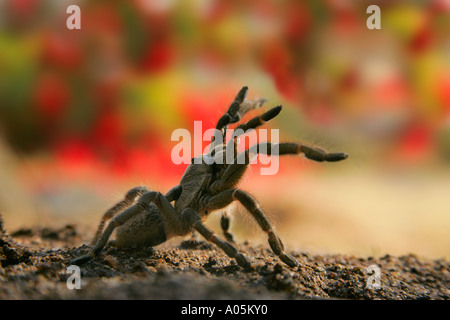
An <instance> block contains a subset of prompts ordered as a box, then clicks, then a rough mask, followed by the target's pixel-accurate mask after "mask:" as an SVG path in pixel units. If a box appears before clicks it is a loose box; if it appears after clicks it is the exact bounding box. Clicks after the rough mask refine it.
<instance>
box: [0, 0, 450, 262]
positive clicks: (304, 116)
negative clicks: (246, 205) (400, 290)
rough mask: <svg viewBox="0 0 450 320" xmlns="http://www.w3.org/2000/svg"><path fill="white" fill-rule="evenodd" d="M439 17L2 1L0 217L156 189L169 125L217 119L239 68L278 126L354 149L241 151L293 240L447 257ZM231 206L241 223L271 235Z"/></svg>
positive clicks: (249, 235) (84, 216) (440, 7)
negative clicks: (275, 153) (75, 11)
mask: <svg viewBox="0 0 450 320" xmlns="http://www.w3.org/2000/svg"><path fill="white" fill-rule="evenodd" d="M373 4H375V5H377V6H378V7H379V8H380V19H381V20H380V26H381V29H373V30H371V29H369V28H368V27H367V25H366V23H367V20H368V19H369V18H370V16H371V14H370V13H367V12H366V10H367V8H368V7H369V6H370V5H373ZM70 5H77V6H78V7H79V8H80V13H81V14H80V17H81V20H80V22H81V23H80V26H81V29H73V30H70V29H68V28H67V26H66V22H67V20H68V19H69V18H71V13H67V12H66V10H67V8H68V7H69V6H70ZM449 34H450V4H449V2H448V1H446V0H433V1H414V2H413V1H395V2H391V1H380V0H377V1H334V0H328V1H312V0H308V1H283V2H281V1H213V0H202V1H193V0H192V1H179V2H177V1H145V0H134V1H130V0H127V1H126V0H117V1H81V0H73V1H69V0H67V1H61V0H27V1H25V0H7V1H1V2H0V212H1V213H2V215H3V216H4V220H5V225H6V227H7V228H8V229H9V230H13V229H15V228H19V227H24V226H32V225H54V224H56V225H61V224H65V223H76V224H79V225H85V226H87V227H88V228H89V229H90V230H92V231H94V230H95V228H96V226H97V223H98V222H99V220H100V217H101V216H102V214H103V212H104V211H105V210H106V209H108V208H109V206H111V205H113V204H114V203H115V202H116V201H118V200H120V199H121V197H122V196H123V194H125V192H126V191H127V190H128V189H130V188H132V187H134V186H137V185H147V186H149V187H150V188H152V189H155V190H160V191H161V192H166V191H167V190H169V189H170V188H171V187H172V186H174V185H176V184H177V182H178V181H179V179H180V177H181V175H182V173H183V171H184V169H185V168H186V165H175V164H174V163H173V162H172V160H171V150H172V148H173V147H174V146H175V145H176V143H177V142H174V141H171V134H172V132H173V131H174V130H176V129H178V128H185V129H188V130H193V126H194V121H202V127H203V130H206V129H208V128H211V127H214V126H215V124H216V122H217V120H218V119H219V117H220V116H221V115H222V114H223V113H224V112H225V111H226V109H227V108H228V106H229V104H230V103H231V101H232V100H233V98H234V96H235V94H236V93H237V91H238V90H239V89H240V88H241V87H242V86H244V85H247V86H248V87H249V96H248V98H249V99H253V98H260V97H265V98H267V99H268V102H267V104H266V106H265V108H268V107H272V106H275V105H279V104H282V105H283V111H282V112H281V114H280V116H279V117H277V118H276V119H274V120H273V121H271V123H270V124H268V125H267V126H266V128H277V129H280V140H282V141H298V142H304V143H308V144H312V145H316V146H319V147H321V148H324V149H326V150H328V151H330V152H346V153H348V154H349V158H348V159H347V160H345V161H343V162H339V163H312V162H311V161H308V160H305V159H304V158H301V157H286V158H282V159H280V169H279V172H278V173H277V174H276V175H273V176H261V175H260V170H259V169H260V168H261V166H262V165H261V164H257V165H252V166H250V169H249V172H248V174H247V175H246V177H245V179H244V180H243V181H242V184H241V188H243V189H245V190H247V191H249V192H250V193H252V194H253V195H254V196H255V197H256V198H257V199H259V200H260V202H261V205H262V207H263V208H265V210H266V212H267V214H268V215H269V216H270V218H271V220H272V221H274V223H275V225H276V227H277V229H278V231H279V233H280V235H281V236H282V238H283V239H285V242H287V244H288V246H289V248H291V249H298V250H302V251H308V252H321V253H346V254H355V255H384V254H386V253H389V254H394V255H401V254H407V253H416V254H419V255H421V256H425V257H430V258H441V257H449V256H450V250H449V248H450V236H449V234H448V230H450V215H449V211H450V197H449V194H450V179H449V178H450V170H449V169H450V166H449V164H450V59H449V57H450V37H449ZM256 114H257V112H255V113H252V114H251V115H249V116H248V117H246V119H249V118H250V117H251V116H254V115H256ZM205 145H206V144H205ZM193 156H195V155H193ZM232 207H233V208H235V211H236V214H235V217H234V222H233V230H234V231H235V233H236V234H237V236H238V239H239V240H240V241H244V240H251V241H254V242H260V243H265V239H264V235H263V234H262V232H260V231H259V230H258V228H257V227H256V224H255V223H254V222H253V221H252V220H251V219H250V217H249V215H248V214H246V213H244V212H242V208H240V207H239V206H238V205H235V204H233V206H232ZM217 221H218V215H216V216H214V217H212V218H211V220H210V222H209V223H210V225H211V226H212V227H213V228H216V230H217V231H218V232H220V228H217V225H218V223H217ZM87 240H88V239H86V241H87Z"/></svg>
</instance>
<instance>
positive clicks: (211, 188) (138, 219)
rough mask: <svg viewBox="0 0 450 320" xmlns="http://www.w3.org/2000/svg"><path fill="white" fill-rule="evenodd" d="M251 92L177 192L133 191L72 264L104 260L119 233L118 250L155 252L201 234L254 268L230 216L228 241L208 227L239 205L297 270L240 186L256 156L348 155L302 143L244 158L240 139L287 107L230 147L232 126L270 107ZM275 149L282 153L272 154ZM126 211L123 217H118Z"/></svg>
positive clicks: (264, 146)
mask: <svg viewBox="0 0 450 320" xmlns="http://www.w3.org/2000/svg"><path fill="white" fill-rule="evenodd" d="M247 91H248V89H247V87H243V88H242V89H241V90H240V91H239V92H238V94H237V95H236V97H235V99H234V101H233V102H232V103H231V105H230V107H229V109H228V111H227V112H226V113H225V114H224V115H223V116H222V117H221V118H220V119H219V121H218V123H217V126H216V129H217V131H216V132H219V133H220V135H221V137H219V138H221V139H219V138H218V137H217V136H215V137H213V139H212V142H211V146H210V151H209V153H208V154H205V155H201V156H199V157H197V158H193V159H192V163H191V164H189V166H188V167H187V169H186V171H185V172H184V174H183V176H182V178H181V181H180V184H179V185H178V186H176V187H174V188H172V189H171V190H170V191H169V192H168V193H167V194H166V195H163V194H162V193H160V192H157V191H151V190H149V189H148V188H146V187H136V188H133V189H131V190H130V191H128V192H127V194H126V195H125V198H124V199H123V200H122V201H120V202H118V203H117V204H116V205H114V206H113V207H112V208H111V209H109V210H108V211H107V212H106V213H105V214H104V215H103V218H102V220H101V222H100V225H99V226H98V229H97V232H96V234H95V237H94V240H93V241H92V245H93V248H92V250H91V251H90V252H89V253H88V254H86V255H83V256H80V257H78V258H75V259H73V260H72V261H71V264H78V265H80V264H82V263H84V262H86V261H88V260H90V259H91V258H93V257H94V256H97V255H99V254H100V252H101V251H102V249H103V247H104V246H105V245H106V243H107V241H108V239H109V238H110V236H111V234H112V232H113V231H114V230H115V229H116V240H115V242H114V245H115V246H117V247H118V248H126V247H132V246H140V247H153V246H156V245H159V244H161V243H163V242H165V241H166V240H168V239H170V238H172V237H175V236H185V235H187V234H189V233H190V232H193V231H194V230H196V231H197V232H199V233H200V234H201V235H202V236H203V237H204V238H205V239H206V240H208V241H211V242H212V243H214V244H215V245H217V246H218V247H219V248H221V249H222V250H223V251H224V252H225V253H226V254H227V255H228V256H229V257H231V258H234V259H235V260H236V262H237V263H238V264H239V265H240V266H241V267H243V268H248V267H250V262H249V260H248V259H247V257H246V256H244V255H243V254H242V253H241V252H239V251H238V250H237V249H236V248H235V247H234V245H233V244H231V243H233V242H234V241H233V237H232V235H231V234H230V233H229V230H228V229H229V225H230V220H229V217H228V216H227V215H226V213H224V214H223V215H222V217H221V221H220V222H221V223H220V224H221V227H222V230H223V233H224V235H225V238H226V240H227V241H224V240H222V239H220V238H219V237H217V236H216V235H215V234H214V233H213V232H212V231H210V230H209V229H208V228H207V227H206V226H205V225H204V223H203V222H204V221H205V220H206V218H207V217H208V216H209V214H210V212H212V211H215V210H218V209H224V208H225V207H227V206H228V205H229V204H231V203H232V202H233V201H239V202H240V203H241V204H242V205H243V206H244V208H245V209H246V210H247V211H248V212H249V213H250V214H251V215H252V216H253V218H254V219H255V220H256V222H257V223H258V224H259V226H260V227H261V229H262V230H263V231H264V232H265V233H266V234H267V236H268V242H269V245H270V247H271V248H272V251H273V252H274V253H275V254H276V255H277V256H278V257H279V258H280V259H281V260H282V261H283V262H284V263H286V264H287V265H288V266H290V267H295V266H297V265H298V262H297V261H296V260H295V259H294V258H293V257H291V256H290V255H288V254H287V253H286V252H285V251H284V245H283V242H282V241H281V239H280V238H279V236H278V235H277V234H276V233H275V230H274V228H273V226H272V224H271V223H270V222H269V220H268V219H267V217H266V215H265V214H264V212H263V211H262V210H261V208H260V206H259V203H258V201H257V200H256V199H255V198H254V197H253V196H251V195H250V194H248V193H247V192H245V191H243V190H241V189H238V188H237V185H238V183H239V181H240V180H241V178H242V176H243V174H244V172H245V171H246V169H247V168H248V165H249V163H250V162H251V161H250V157H251V156H252V155H257V154H258V153H264V154H266V155H271V156H278V155H297V154H300V153H302V154H304V155H305V157H306V158H308V159H311V160H314V161H319V162H322V161H340V160H343V159H346V158H347V155H346V154H345V153H326V152H325V151H323V150H321V149H319V148H316V147H310V146H307V145H304V144H301V143H279V144H277V145H275V144H273V143H271V142H262V143H258V144H256V145H254V146H252V147H250V148H248V149H247V150H245V151H244V152H241V153H239V154H238V153H237V152H236V151H237V147H236V141H237V137H238V136H239V135H241V134H244V133H246V132H248V131H249V130H253V129H255V128H257V127H259V126H261V125H262V124H264V123H265V122H267V121H269V120H271V119H272V118H274V117H276V116H277V115H278V114H279V113H280V111H281V106H277V107H275V108H273V109H270V110H269V111H267V112H265V113H263V114H262V115H260V116H257V117H255V118H253V119H251V120H249V121H248V122H245V123H242V124H241V125H239V126H238V127H237V128H239V129H242V130H241V131H239V130H236V131H235V134H233V137H232V139H230V140H229V142H228V143H227V142H226V132H227V130H226V129H227V127H228V125H229V124H232V123H236V122H238V121H239V120H240V119H241V117H242V116H243V115H244V114H245V113H247V112H248V111H250V110H252V109H256V108H259V107H261V106H262V105H263V103H264V102H265V99H260V100H256V101H249V100H247V101H244V100H245V97H246V95H247ZM231 149H233V150H234V151H235V153H234V155H235V156H234V159H233V160H234V161H231V162H230V163H227V162H226V161H222V162H220V161H211V159H212V158H214V159H218V158H220V157H225V156H226V154H227V153H228V151H229V150H231ZM272 150H276V151H278V152H272ZM172 202H173V204H172ZM122 210H123V211H122ZM120 211H122V212H121V213H120V214H118V213H119V212H120ZM110 219H112V220H111V221H110V222H109V224H108V226H107V227H106V229H105V230H104V231H103V229H104V226H105V223H106V222H107V221H108V220H110Z"/></svg>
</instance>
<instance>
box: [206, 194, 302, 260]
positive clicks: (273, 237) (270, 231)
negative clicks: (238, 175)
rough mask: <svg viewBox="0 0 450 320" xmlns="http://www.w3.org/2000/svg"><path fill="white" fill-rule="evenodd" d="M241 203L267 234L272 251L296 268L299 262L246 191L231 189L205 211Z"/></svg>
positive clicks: (216, 198)
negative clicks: (288, 250) (288, 251)
mask: <svg viewBox="0 0 450 320" xmlns="http://www.w3.org/2000/svg"><path fill="white" fill-rule="evenodd" d="M235 200H237V201H239V202H240V203H241V204H242V205H243V206H244V207H245V209H247V211H248V212H249V213H250V214H251V215H252V216H253V218H254V219H255V220H256V222H257V223H258V224H259V226H260V227H261V229H262V230H263V231H264V232H265V233H266V234H267V236H268V242H269V245H270V247H271V248H272V251H273V252H274V253H275V254H276V255H277V256H278V257H279V258H280V260H281V261H283V262H284V263H285V264H287V265H288V266H290V267H296V266H297V265H298V262H297V261H296V260H295V259H294V258H293V257H291V256H290V255H289V254H287V253H285V252H284V245H283V242H282V241H281V239H280V237H278V235H277V234H276V233H275V231H274V228H273V227H272V224H271V223H270V222H269V219H267V217H266V215H265V214H264V212H263V211H262V210H261V207H260V205H259V203H258V201H257V200H256V199H255V198H254V197H253V196H251V195H250V194H248V193H247V192H245V191H242V190H240V189H229V190H225V191H223V192H221V193H219V194H217V195H215V196H213V197H211V198H210V199H209V201H208V202H207V204H206V206H205V209H206V210H208V211H209V210H217V209H221V208H224V207H226V206H227V205H229V204H230V203H231V202H233V201H235Z"/></svg>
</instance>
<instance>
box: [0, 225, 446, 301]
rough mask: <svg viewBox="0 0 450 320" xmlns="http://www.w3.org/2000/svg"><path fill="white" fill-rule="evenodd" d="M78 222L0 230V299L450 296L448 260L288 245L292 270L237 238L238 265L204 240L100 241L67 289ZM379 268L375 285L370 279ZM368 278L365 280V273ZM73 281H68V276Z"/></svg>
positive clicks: (79, 250)
mask: <svg viewBox="0 0 450 320" xmlns="http://www.w3.org/2000/svg"><path fill="white" fill-rule="evenodd" d="M88 241H89V235H88V234H87V233H86V232H83V230H81V228H80V227H77V226H73V225H67V226H64V227H61V228H55V229H52V228H34V229H19V230H14V231H11V232H9V234H8V233H7V232H6V231H2V233H1V238H0V262H1V265H0V299H193V300H196V299H202V300H206V299H233V300H234V299H266V300H267V299H317V298H323V299H330V298H337V299H439V300H440V299H449V298H450V271H449V270H450V264H449V262H447V261H445V260H434V261H431V260H427V259H423V258H420V257H418V256H416V255H407V256H401V257H394V256H389V255H386V256H383V257H380V258H372V257H364V258H360V257H354V256H346V255H339V254H335V255H310V254H308V253H304V252H296V251H290V253H291V254H292V255H293V256H294V257H295V258H296V259H297V260H298V261H299V262H300V265H299V267H298V268H295V269H291V268H288V267H287V266H285V265H284V264H282V263H280V261H279V260H278V259H277V258H276V256H274V254H273V253H272V252H271V251H270V249H268V247H265V246H252V245H251V244H248V243H242V244H239V248H240V249H241V250H242V251H243V252H244V253H245V254H246V255H247V256H248V257H251V259H252V262H253V264H254V267H253V269H252V270H243V269H241V268H240V267H238V266H237V265H236V263H235V261H234V260H232V259H229V258H228V257H227V256H226V255H225V254H224V253H223V252H221V251H220V250H218V249H216V248H215V247H214V246H213V245H210V244H208V243H206V242H189V241H185V242H178V244H176V245H171V246H168V247H158V248H157V249H150V248H148V249H143V250H142V249H141V250H137V249H134V250H131V249H130V250H127V251H121V250H118V249H116V248H113V247H110V246H107V247H106V248H105V250H104V251H103V253H102V255H101V256H100V257H99V258H96V259H95V260H92V261H90V262H88V263H86V264H85V265H83V266H82V267H81V289H80V290H76V289H73V290H70V289H68V287H67V280H68V279H69V277H70V276H71V275H72V273H71V272H68V271H67V269H66V268H67V267H68V266H69V261H70V260H71V259H72V258H74V257H77V256H80V255H82V254H84V253H86V252H87V251H88V250H89V246H87V245H81V246H80V245H79V244H80V243H88ZM372 265H376V266H378V267H379V268H380V275H381V277H380V280H381V287H380V288H376V287H375V288H369V287H367V283H368V281H369V279H373V278H374V275H375V274H374V272H373V271H370V269H368V267H369V266H372ZM371 276H372V278H370V277H371ZM71 283H74V282H71Z"/></svg>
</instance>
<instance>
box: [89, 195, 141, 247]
mask: <svg viewBox="0 0 450 320" xmlns="http://www.w3.org/2000/svg"><path fill="white" fill-rule="evenodd" d="M148 191H150V190H149V189H148V188H147V187H136V188H133V189H131V190H129V191H128V192H127V193H126V195H125V198H124V199H123V200H121V201H119V202H117V203H116V204H115V205H114V206H112V207H111V208H110V209H109V210H108V211H106V212H105V214H104V215H103V217H102V220H101V221H100V224H99V225H98V227H97V232H96V233H95V236H94V239H93V240H92V241H91V245H94V244H95V243H96V242H97V241H98V238H99V237H100V235H101V234H102V232H103V228H104V227H105V223H106V221H108V220H109V219H111V218H112V217H114V216H115V215H116V214H117V213H118V212H119V211H121V210H123V209H124V208H125V207H128V206H130V205H131V204H132V203H133V202H134V200H136V197H137V196H138V195H141V194H142V193H145V192H148Z"/></svg>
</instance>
